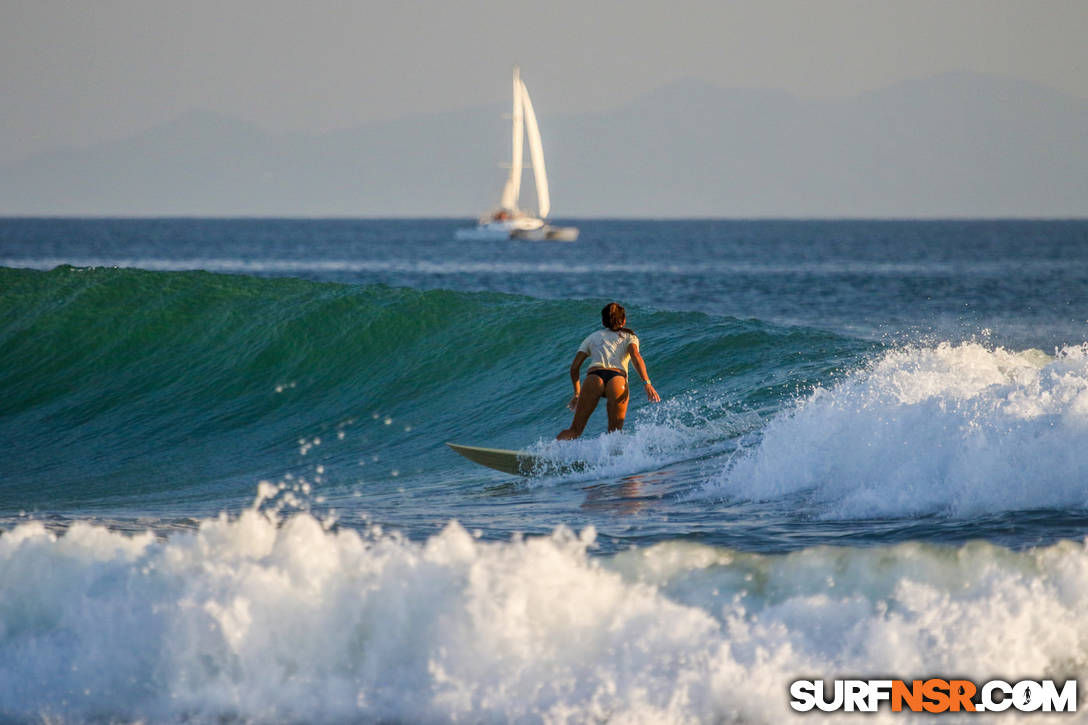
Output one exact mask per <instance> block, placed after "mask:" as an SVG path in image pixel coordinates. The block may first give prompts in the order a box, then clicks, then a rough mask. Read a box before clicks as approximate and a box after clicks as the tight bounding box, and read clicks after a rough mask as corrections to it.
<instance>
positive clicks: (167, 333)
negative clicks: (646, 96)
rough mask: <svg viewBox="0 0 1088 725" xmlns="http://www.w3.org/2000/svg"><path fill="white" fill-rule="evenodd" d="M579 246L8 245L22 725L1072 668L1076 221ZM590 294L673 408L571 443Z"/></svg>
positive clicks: (1, 674)
mask: <svg viewBox="0 0 1088 725" xmlns="http://www.w3.org/2000/svg"><path fill="white" fill-rule="evenodd" d="M572 223H574V224H576V225H577V226H579V227H580V228H581V239H580V240H579V241H578V242H577V243H574V244H563V243H530V242H501V243H499V242H494V243H492V242H455V241H454V240H453V233H454V231H455V230H456V229H457V228H459V227H462V226H466V225H468V224H469V222H467V221H463V220H449V219H442V220H407V219H399V220H265V219H249V220H247V219H237V220H225V219H3V220H0V390H2V391H3V392H2V394H0V441H2V442H3V444H4V445H3V449H4V455H3V456H0V532H2V533H0V718H3V719H6V720H14V721H21V722H50V723H69V722H72V723H75V722H111V723H112V722H216V723H219V722H304V723H309V722H393V723H396V722H404V723H415V722H452V721H458V722H548V723H557V722H571V723H582V722H611V723H636V722H637V723H688V722H733V721H736V722H746V723H775V722H780V721H782V720H785V719H789V718H791V716H793V715H794V712H793V711H792V710H791V708H790V704H789V703H790V693H789V687H790V683H791V682H793V681H794V680H797V679H802V678H826V679H829V680H830V679H833V678H840V677H855V678H862V679H867V678H878V677H893V678H898V679H904V680H911V679H925V678H927V677H950V676H956V677H964V678H967V679H971V680H972V681H975V682H985V681H987V680H990V679H993V678H998V677H999V678H1002V679H1005V680H1007V681H1009V682H1015V681H1018V680H1023V679H1032V680H1041V679H1056V680H1065V679H1072V678H1078V677H1083V676H1085V675H1086V673H1088V619H1085V618H1084V616H1083V610H1082V609H1081V607H1082V606H1084V602H1085V601H1086V599H1088V549H1086V547H1085V537H1086V535H1088V445H1085V441H1086V440H1088V222H1086V221H1031V220H1024V221H1001V220H997V221H939V220H935V221H800V220H799V221H774V220H752V221H718V220H684V221H636V220H577V221H574V222H572ZM609 301H618V302H620V303H621V304H623V305H624V306H625V307H626V308H627V317H628V325H629V326H630V327H632V328H634V329H635V331H636V332H637V333H638V335H639V337H640V339H641V341H642V343H641V348H642V352H643V355H644V357H645V359H646V362H647V366H648V368H649V372H650V375H651V377H652V378H653V380H654V383H655V385H656V387H657V390H658V391H659V393H660V394H661V396H662V402H660V403H658V404H651V403H649V402H647V401H646V400H645V397H644V396H643V395H642V391H641V389H640V387H641V386H637V387H636V388H635V390H634V391H633V394H632V402H631V406H630V409H629V412H628V418H627V423H626V426H625V428H624V430H623V431H622V433H618V434H612V435H608V434H606V432H605V423H606V416H605V412H604V406H603V405H601V406H600V407H599V409H598V411H597V412H596V413H595V415H594V417H593V418H592V419H591V421H590V424H589V426H588V428H587V430H586V433H585V435H584V436H583V437H582V438H581V439H579V440H577V441H574V442H570V443H557V442H556V441H555V440H554V438H555V435H556V433H558V432H559V431H560V430H562V429H563V428H565V427H567V425H569V423H570V412H569V411H568V410H567V408H566V402H567V400H568V399H569V397H570V382H569V378H568V372H567V369H568V366H569V364H570V361H571V359H572V358H573V356H574V353H575V351H576V350H577V346H578V344H579V343H580V342H581V340H582V339H583V338H584V337H585V336H586V335H587V334H589V333H590V332H592V331H594V330H595V329H597V328H598V327H599V325H600V308H601V307H602V306H603V305H604V304H605V303H606V302H609ZM446 442H455V443H462V444H469V445H483V446H490V447H500V448H515V449H527V450H530V451H532V452H533V453H535V454H537V455H539V456H542V457H543V458H544V459H545V460H546V461H548V462H549V463H554V466H550V465H549V466H546V467H545V470H544V471H543V473H542V475H538V476H535V477H532V478H522V477H516V476H510V475H507V474H503V473H500V472H497V471H493V470H490V469H486V468H482V467H480V466H477V465H474V464H472V463H471V462H469V461H467V460H465V459H463V458H461V457H460V456H458V455H457V454H455V453H454V452H453V451H451V450H450V449H448V448H447V447H446V446H445V445H444V444H445V443H446ZM573 461H581V462H584V463H585V464H586V465H585V466H584V467H580V468H579V469H578V470H569V469H568V468H567V467H565V466H564V464H567V463H571V462H573ZM1082 689H1083V688H1082ZM1082 709H1083V708H1082ZM842 717H843V718H844V719H846V720H848V721H849V720H851V719H852V718H856V717H858V716H856V715H853V716H851V715H844V716H842ZM944 717H945V719H946V720H949V721H954V718H955V717H956V716H955V715H951V716H948V715H946V716H944ZM1040 717H1044V718H1045V717H1046V716H1045V715H1044V716H1040V715H1037V714H1036V715H1025V714H1018V713H1014V712H1011V713H1006V714H1005V715H1003V716H1002V717H1001V721H1002V722H1016V721H1018V719H1026V720H1029V721H1031V722H1035V721H1039V718H1040ZM1059 717H1061V719H1062V721H1063V722H1071V721H1076V719H1077V718H1083V715H1080V714H1078V715H1076V716H1073V717H1072V719H1071V718H1070V716H1069V715H1064V716H1059ZM864 719H865V720H866V721H867V722H885V721H886V722H898V721H903V720H910V719H911V718H910V716H909V715H908V714H907V713H898V712H891V711H890V710H889V709H888V708H887V707H885V708H884V709H883V710H882V711H881V712H880V713H879V714H877V715H875V716H869V717H865V718H864ZM965 719H968V720H971V719H974V720H978V718H971V717H969V716H965Z"/></svg>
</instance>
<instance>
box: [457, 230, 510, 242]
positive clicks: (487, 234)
mask: <svg viewBox="0 0 1088 725" xmlns="http://www.w3.org/2000/svg"><path fill="white" fill-rule="evenodd" d="M453 238H454V239H456V240H457V241H459V242H504V241H506V240H508V239H510V230H509V229H488V228H487V227H476V228H474V229H458V230H457V231H456V232H454V233H453Z"/></svg>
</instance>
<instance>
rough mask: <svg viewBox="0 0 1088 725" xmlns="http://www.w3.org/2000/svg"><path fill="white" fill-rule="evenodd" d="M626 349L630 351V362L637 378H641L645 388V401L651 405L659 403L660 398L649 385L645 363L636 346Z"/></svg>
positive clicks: (648, 375)
mask: <svg viewBox="0 0 1088 725" xmlns="http://www.w3.org/2000/svg"><path fill="white" fill-rule="evenodd" d="M628 349H629V350H630V351H631V362H633V363H634V364H635V370H636V371H638V374H639V377H641V378H642V383H643V385H644V386H645V388H646V399H647V400H649V401H650V402H651V403H660V402H661V396H660V395H658V394H657V391H656V390H654V386H653V385H652V384H651V383H650V374H649V373H648V372H646V362H645V361H644V360H643V359H642V354H641V353H639V351H638V345H631V347H630V348H628Z"/></svg>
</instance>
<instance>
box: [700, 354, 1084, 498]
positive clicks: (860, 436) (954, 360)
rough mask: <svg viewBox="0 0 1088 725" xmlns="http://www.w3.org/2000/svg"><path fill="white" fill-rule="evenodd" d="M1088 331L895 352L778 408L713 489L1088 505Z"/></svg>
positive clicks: (747, 494) (751, 494)
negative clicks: (1002, 344)
mask: <svg viewBox="0 0 1088 725" xmlns="http://www.w3.org/2000/svg"><path fill="white" fill-rule="evenodd" d="M1085 440H1088V345H1085V346H1080V347H1070V348H1065V349H1063V350H1061V351H1059V352H1058V354H1057V356H1056V357H1050V356H1047V355H1045V354H1043V353H1042V352H1040V351H1038V350H1028V351H1023V352H1012V351H1008V350H1004V349H1001V348H998V349H987V348H986V347H984V346H982V345H979V344H977V343H964V344H960V345H951V344H941V345H938V346H936V347H931V348H907V349H900V350H895V351H891V352H888V353H887V354H885V355H884V356H883V357H882V358H880V359H879V360H877V361H875V362H874V363H873V364H872V365H870V366H869V367H868V368H867V369H865V370H862V371H860V372H858V373H856V374H853V375H850V376H848V377H847V378H846V379H845V380H843V381H842V382H840V383H839V384H837V385H835V386H834V387H831V388H829V389H819V390H817V391H815V392H814V393H813V394H812V395H810V396H809V397H807V398H806V399H804V400H803V401H801V402H800V403H799V404H798V405H796V407H794V408H793V409H791V410H789V411H787V412H786V413H784V414H782V415H780V416H778V417H777V418H776V419H774V420H772V421H771V422H770V423H769V424H768V425H767V427H766V429H765V431H764V432H763V435H762V440H761V441H760V442H759V444H758V446H757V447H756V448H755V449H754V450H753V451H751V452H750V455H747V456H744V457H741V458H740V460H738V461H736V462H734V463H733V464H732V465H730V466H729V467H728V468H727V470H725V471H724V472H723V473H722V475H721V476H720V477H718V478H717V479H716V480H715V481H714V482H713V483H712V484H711V485H710V486H708V488H707V490H706V493H707V494H709V495H711V496H727V497H731V498H740V499H757V500H769V499H774V498H777V497H781V496H788V495H796V494H799V493H802V492H803V494H804V495H805V497H806V501H807V502H809V503H811V504H812V505H813V506H814V509H813V511H814V513H816V514H818V515H823V516H831V517H846V518H850V517H869V516H914V515H919V514H928V513H939V514H944V515H950V516H972V515H978V514H984V513H993V512H1003V511H1017V510H1024V509H1031V508H1067V507H1075V508H1084V507H1086V506H1088V446H1086V445H1085V444H1084V442H1085Z"/></svg>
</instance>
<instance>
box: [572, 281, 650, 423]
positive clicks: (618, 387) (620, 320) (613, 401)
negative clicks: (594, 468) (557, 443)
mask: <svg viewBox="0 0 1088 725" xmlns="http://www.w3.org/2000/svg"><path fill="white" fill-rule="evenodd" d="M601 324H602V325H603V329H601V330H597V331H596V332H594V333H592V334H591V335H590V336H589V337H587V338H586V339H585V340H583V341H582V344H581V345H580V346H579V347H578V352H577V354H575V356H574V361H573V362H572V363H571V364H570V380H571V383H573V384H574V397H573V398H571V399H570V403H568V404H567V407H568V408H570V409H571V410H573V411H574V420H573V421H571V424H570V428H567V429H566V430H564V431H562V432H560V433H559V435H557V436H556V439H558V440H561V441H569V440H573V439H575V438H577V437H578V436H580V435H582V431H584V430H585V428H586V423H588V422H589V416H591V415H593V411H594V409H596V407H597V401H599V400H600V399H601V398H606V399H607V401H608V403H607V407H608V432H609V433H611V432H612V431H617V430H622V429H623V420H624V418H625V417H627V401H628V398H629V397H630V395H629V392H630V391H629V390H628V386H627V363H628V362H629V361H632V360H633V361H634V363H635V370H636V371H637V372H638V375H639V377H640V378H641V379H642V384H643V386H644V387H645V388H646V398H647V400H649V401H651V402H653V403H657V402H660V400H661V396H660V395H658V394H657V391H656V390H654V386H653V385H651V384H650V375H649V373H647V372H646V363H645V362H644V361H643V359H642V355H641V354H640V353H639V350H638V336H637V335H635V332H634V330H630V329H628V328H627V327H625V325H626V324H627V312H626V310H624V309H623V307H621V306H620V305H619V304H617V303H615V302H609V303H608V304H607V305H605V306H604V309H602V310H601ZM587 359H588V360H589V370H588V372H587V373H586V379H585V380H584V381H582V382H581V384H579V380H578V379H579V377H580V376H581V372H580V371H581V369H582V363H584V362H585V361H586V360H587Z"/></svg>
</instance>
